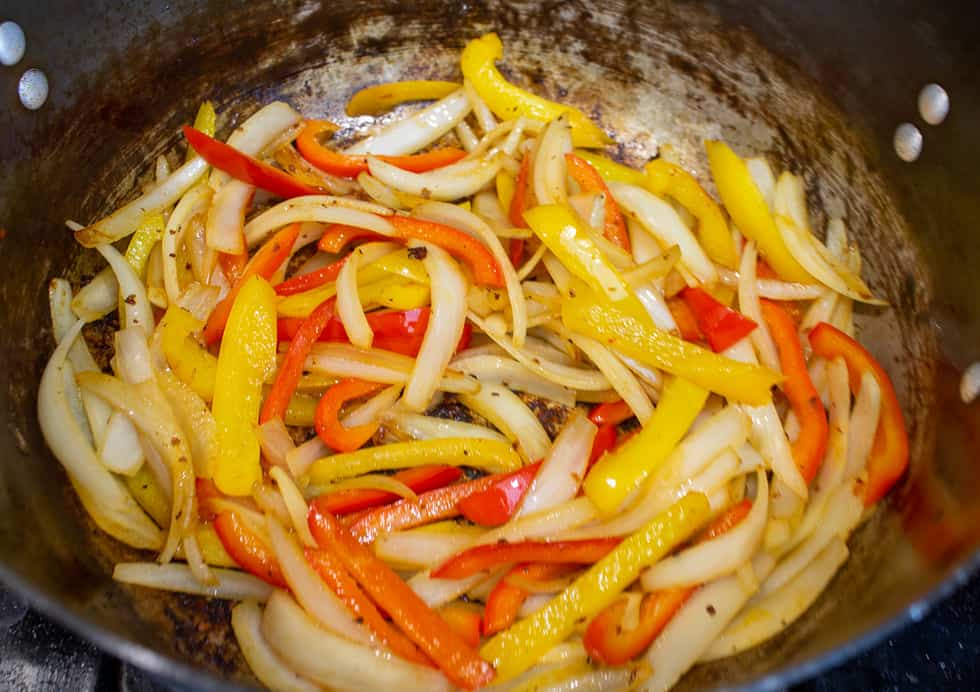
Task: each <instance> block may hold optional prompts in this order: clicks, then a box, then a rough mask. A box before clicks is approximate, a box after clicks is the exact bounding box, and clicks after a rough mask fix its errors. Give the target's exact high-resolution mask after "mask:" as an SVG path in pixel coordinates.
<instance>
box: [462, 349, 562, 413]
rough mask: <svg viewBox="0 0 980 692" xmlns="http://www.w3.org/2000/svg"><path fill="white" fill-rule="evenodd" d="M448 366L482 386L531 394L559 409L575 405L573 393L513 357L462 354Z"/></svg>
mask: <svg viewBox="0 0 980 692" xmlns="http://www.w3.org/2000/svg"><path fill="white" fill-rule="evenodd" d="M450 365H451V366H452V367H453V368H455V369H456V370H459V371H461V372H465V373H467V374H469V375H473V376H474V377H476V378H477V379H479V380H480V382H483V383H492V384H499V385H503V386H504V387H507V388H508V389H515V390H517V391H519V392H527V393H528V394H534V395H536V396H540V397H543V398H545V399H549V400H551V401H554V402H556V403H559V404H561V405H562V406H574V405H575V392H573V391H572V390H571V389H569V388H567V387H562V386H561V385H557V384H555V383H554V382H551V381H550V380H547V379H545V378H544V377H542V376H541V375H538V374H537V373H534V372H531V371H530V370H529V369H528V368H526V367H525V366H523V365H521V364H520V363H518V362H517V361H516V360H513V359H512V358H505V357H503V356H495V355H489V354H487V355H473V356H467V355H465V354H461V357H457V358H456V359H454V360H453V361H452V363H450Z"/></svg>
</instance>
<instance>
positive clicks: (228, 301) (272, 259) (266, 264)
mask: <svg viewBox="0 0 980 692" xmlns="http://www.w3.org/2000/svg"><path fill="white" fill-rule="evenodd" d="M299 229H300V224H298V223H294V224H290V225H289V226H286V227H285V228H283V229H282V230H280V231H278V232H277V233H276V234H275V235H274V236H272V238H270V239H269V240H268V241H267V242H266V243H265V245H263V246H262V247H260V248H259V251H258V252H256V253H255V256H254V257H253V258H252V259H251V261H250V262H249V263H248V265H246V267H245V269H244V270H242V273H241V276H240V277H239V278H238V280H237V281H235V283H234V284H233V285H232V287H231V290H230V291H228V295H227V296H225V298H224V300H222V301H221V302H220V303H218V305H217V306H216V307H215V308H214V311H213V312H212V313H211V317H209V318H208V323H207V324H206V325H205V327H204V333H203V334H202V336H203V338H204V343H206V344H208V345H209V346H210V345H211V344H213V343H216V342H217V341H218V339H220V338H221V335H222V333H223V332H224V330H225V323H226V322H227V321H228V315H229V313H231V309H232V305H233V304H234V303H235V297H236V296H237V295H238V292H239V291H240V290H241V288H242V286H243V285H244V284H245V283H247V282H248V280H249V279H250V278H251V277H253V276H259V277H261V278H263V279H265V280H268V279H269V278H270V277H271V276H272V275H273V274H274V273H275V271H276V270H277V269H278V268H279V266H280V265H281V264H282V263H283V262H285V261H286V260H287V259H288V258H289V253H290V252H291V251H292V249H293V244H295V242H296V238H297V237H298V236H299ZM273 295H275V293H273Z"/></svg>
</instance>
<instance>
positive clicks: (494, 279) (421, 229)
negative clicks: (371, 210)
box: [385, 216, 504, 288]
mask: <svg viewBox="0 0 980 692" xmlns="http://www.w3.org/2000/svg"><path fill="white" fill-rule="evenodd" d="M385 218H386V220H387V221H388V222H389V223H391V225H392V226H394V227H395V231H396V232H397V235H398V237H399V238H402V239H404V240H423V241H425V242H427V243H432V244H433V245H438V246H439V247H441V248H442V249H443V250H445V251H446V252H448V253H449V254H450V255H452V256H453V257H455V258H456V259H458V260H461V261H463V262H466V264H467V265H468V266H469V268H470V271H471V272H473V279H474V280H475V281H476V282H477V283H478V284H481V285H483V286H491V287H493V288H503V286H504V277H503V273H501V271H500V266H499V265H498V264H497V260H495V259H494V257H493V255H492V254H491V253H490V251H489V250H488V249H487V248H486V246H485V245H484V244H483V243H481V242H480V241H479V240H477V239H476V238H474V237H473V236H471V235H469V234H468V233H464V232H463V231H460V230H457V229H455V228H453V227H452V226H445V225H443V224H441V223H435V222H434V221H425V220H423V219H416V218H413V217H411V216H388V217H385Z"/></svg>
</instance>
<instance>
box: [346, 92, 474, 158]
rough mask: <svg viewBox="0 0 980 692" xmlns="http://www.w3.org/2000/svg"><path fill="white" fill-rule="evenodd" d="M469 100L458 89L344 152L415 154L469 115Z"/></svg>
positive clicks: (389, 154) (388, 154) (387, 154)
mask: <svg viewBox="0 0 980 692" xmlns="http://www.w3.org/2000/svg"><path fill="white" fill-rule="evenodd" d="M469 112H470V101H469V99H467V98H466V94H465V93H464V92H463V90H462V89H457V90H456V91H454V92H453V93H451V94H449V95H448V96H446V97H445V98H443V99H440V100H439V101H436V102H435V103H433V104H432V105H431V106H428V107H426V108H424V109H423V110H421V111H419V112H418V113H416V114H415V115H413V116H411V117H409V118H405V119H403V120H396V121H395V122H393V123H392V124H391V125H388V126H387V127H385V128H384V129H383V130H381V131H380V132H378V134H376V135H372V136H370V137H367V138H365V139H362V140H361V141H360V142H358V143H357V144H354V145H352V146H350V147H347V149H345V150H344V151H345V153H347V154H383V155H386V156H403V155H405V154H414V153H415V152H417V151H419V150H420V149H424V148H425V147H427V146H429V145H430V144H432V143H433V142H435V141H437V140H438V139H439V138H440V137H442V136H443V135H444V134H446V133H447V132H449V131H450V130H452V129H453V128H454V127H456V126H457V125H458V124H459V123H460V122H462V120H463V118H465V117H466V116H467V115H469Z"/></svg>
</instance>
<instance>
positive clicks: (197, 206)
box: [160, 185, 244, 304]
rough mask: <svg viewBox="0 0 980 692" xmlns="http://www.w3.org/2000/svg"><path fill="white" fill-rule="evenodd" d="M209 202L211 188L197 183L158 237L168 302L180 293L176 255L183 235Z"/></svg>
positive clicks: (182, 198)
mask: <svg viewBox="0 0 980 692" xmlns="http://www.w3.org/2000/svg"><path fill="white" fill-rule="evenodd" d="M210 204H211V188H209V187H208V186H207V185H197V186H196V187H193V188H191V189H190V190H188V191H187V193H186V194H185V195H184V196H183V197H181V199H180V202H178V203H177V206H176V207H174V210H173V211H172V212H171V213H170V218H169V219H167V226H166V228H164V231H163V236H162V237H161V238H160V250H161V252H163V255H162V256H163V287H164V288H165V289H166V291H167V302H168V303H169V304H172V303H176V302H177V299H178V298H179V297H180V293H181V290H180V283H179V280H178V278H177V255H178V252H179V249H180V246H181V244H182V243H183V242H184V235H185V234H186V232H187V229H188V227H189V226H190V223H191V221H192V220H193V219H194V217H196V216H198V215H200V214H203V213H205V212H206V211H207V209H208V206H209V205H210ZM239 228H241V227H240V226H239ZM240 235H241V232H240V231H239V236H240ZM242 250H244V248H242ZM242 250H239V251H238V252H242Z"/></svg>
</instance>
